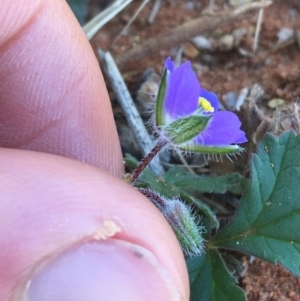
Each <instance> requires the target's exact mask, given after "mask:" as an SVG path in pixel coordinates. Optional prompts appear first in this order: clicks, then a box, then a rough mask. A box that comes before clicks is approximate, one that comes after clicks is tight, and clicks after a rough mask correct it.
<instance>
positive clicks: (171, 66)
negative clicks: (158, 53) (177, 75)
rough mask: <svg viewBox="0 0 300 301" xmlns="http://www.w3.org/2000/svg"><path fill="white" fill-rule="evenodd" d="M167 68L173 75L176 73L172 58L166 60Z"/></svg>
mask: <svg viewBox="0 0 300 301" xmlns="http://www.w3.org/2000/svg"><path fill="white" fill-rule="evenodd" d="M165 68H166V69H167V70H168V71H170V72H171V73H172V72H173V71H174V68H175V67H174V62H173V61H172V59H171V57H170V56H169V57H168V58H167V59H166V62H165Z"/></svg>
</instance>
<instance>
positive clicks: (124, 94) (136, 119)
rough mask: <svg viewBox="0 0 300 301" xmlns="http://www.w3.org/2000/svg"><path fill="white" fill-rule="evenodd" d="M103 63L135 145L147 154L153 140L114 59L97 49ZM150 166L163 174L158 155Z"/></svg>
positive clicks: (157, 172) (107, 53)
mask: <svg viewBox="0 0 300 301" xmlns="http://www.w3.org/2000/svg"><path fill="white" fill-rule="evenodd" d="M98 53H99V56H100V58H101V61H102V63H103V68H102V70H103V71H104V73H105V75H106V76H107V77H108V79H109V81H110V84H111V87H112V89H113V91H114V93H115V95H116V98H117V100H118V102H119V104H120V106H121V108H122V110H123V113H124V115H125V117H126V120H127V122H128V125H129V126H130V129H131V130H132V133H133V136H134V138H135V141H136V143H137V145H138V146H139V147H140V149H141V151H142V153H143V155H144V156H145V155H147V154H148V153H149V152H150V151H151V149H152V148H153V142H152V140H151V138H150V137H149V135H148V132H147V130H146V128H145V126H144V122H143V121H142V119H141V117H140V115H139V112H138V111H137V109H136V106H135V104H134V102H133V100H132V98H131V96H130V94H129V91H128V89H127V87H126V85H125V83H124V81H123V78H122V75H121V74H120V71H119V70H118V67H117V65H116V64H115V61H114V59H113V58H112V56H111V55H110V53H109V52H103V51H101V50H99V51H98ZM150 167H151V168H152V169H153V171H154V172H155V173H156V174H163V172H164V170H163V167H162V166H161V164H160V162H159V159H158V156H157V157H155V158H154V159H153V160H152V161H151V162H150Z"/></svg>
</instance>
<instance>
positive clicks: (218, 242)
mask: <svg viewBox="0 0 300 301" xmlns="http://www.w3.org/2000/svg"><path fill="white" fill-rule="evenodd" d="M251 170H252V183H251V186H250V187H249V189H248V190H247V192H246V193H245V195H244V197H243V198H242V200H241V205H240V207H239V209H238V211H237V213H236V215H235V216H234V219H233V220H232V222H231V223H229V224H228V225H227V226H226V227H225V228H224V229H222V230H221V231H220V232H219V233H218V234H217V235H216V236H215V237H214V239H213V240H212V241H211V242H210V243H209V246H210V247H222V248H229V249H234V250H239V251H242V252H246V253H249V254H252V255H254V256H256V257H260V258H262V259H264V260H267V261H270V262H273V263H277V262H280V263H281V264H282V265H283V266H285V267H286V268H287V269H288V270H290V271H291V272H292V273H294V274H295V275H297V276H298V277H300V231H299V226H300V199H299V195H300V136H295V134H294V133H293V132H292V131H288V132H285V133H283V134H282V135H281V136H280V137H279V138H276V137H274V136H272V135H266V136H265V137H264V139H263V140H262V142H261V143H260V145H259V147H258V152H257V155H254V156H253V159H252V164H251Z"/></svg>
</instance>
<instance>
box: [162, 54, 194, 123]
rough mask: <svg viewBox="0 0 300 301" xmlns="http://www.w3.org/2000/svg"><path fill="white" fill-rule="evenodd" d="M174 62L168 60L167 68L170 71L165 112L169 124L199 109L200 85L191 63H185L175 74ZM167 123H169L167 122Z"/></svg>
mask: <svg viewBox="0 0 300 301" xmlns="http://www.w3.org/2000/svg"><path fill="white" fill-rule="evenodd" d="M172 63H173V62H172V61H171V60H169V58H168V59H167V60H166V68H168V70H169V71H170V74H169V75H168V77H167V91H166V96H165V100H164V110H165V113H166V115H167V116H166V118H167V119H169V121H168V122H170V121H174V120H176V119H178V118H182V117H186V116H188V115H191V114H192V113H194V111H195V110H196V109H197V108H198V99H199V95H200V84H199V81H198V78H197V76H196V74H195V72H194V71H193V70H192V69H191V63H190V62H185V63H184V64H182V65H181V66H179V67H178V68H176V69H175V70H174V71H173V72H172V71H171V70H172V66H173V65H172ZM166 123H167V122H166Z"/></svg>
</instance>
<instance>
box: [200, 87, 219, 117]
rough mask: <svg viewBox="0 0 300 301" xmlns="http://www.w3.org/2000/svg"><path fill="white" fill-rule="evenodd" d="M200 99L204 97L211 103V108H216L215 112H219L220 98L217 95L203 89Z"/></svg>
mask: <svg viewBox="0 0 300 301" xmlns="http://www.w3.org/2000/svg"><path fill="white" fill-rule="evenodd" d="M200 97H203V98H205V99H206V100H208V101H209V102H210V104H211V106H212V107H213V108H214V112H215V113H216V112H218V108H219V100H218V96H217V95H216V94H215V93H213V92H208V91H206V90H205V89H203V88H201V90H200Z"/></svg>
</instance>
